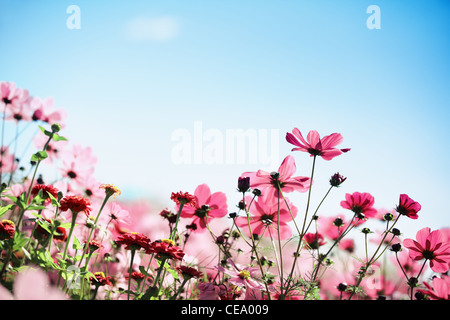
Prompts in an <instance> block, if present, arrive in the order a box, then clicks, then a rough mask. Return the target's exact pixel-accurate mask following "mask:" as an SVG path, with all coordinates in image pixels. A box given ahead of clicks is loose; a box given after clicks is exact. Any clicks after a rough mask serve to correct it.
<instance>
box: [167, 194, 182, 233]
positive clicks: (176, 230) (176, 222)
mask: <svg viewBox="0 0 450 320" xmlns="http://www.w3.org/2000/svg"><path fill="white" fill-rule="evenodd" d="M183 206H184V203H183V202H180V207H179V208H178V213H177V220H176V221H175V226H174V228H173V230H172V233H171V234H170V238H169V239H170V240H174V239H175V235H176V234H177V233H178V221H179V220H180V216H181V211H182V210H183Z"/></svg>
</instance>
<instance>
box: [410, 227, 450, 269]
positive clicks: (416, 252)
mask: <svg viewBox="0 0 450 320" xmlns="http://www.w3.org/2000/svg"><path fill="white" fill-rule="evenodd" d="M416 240H417V241H416ZM416 240H413V239H405V240H404V241H403V245H404V246H405V247H406V248H408V249H409V256H410V257H411V259H413V260H422V259H426V260H429V261H430V268H431V270H433V271H434V272H438V273H444V272H446V271H448V270H449V264H450V242H444V241H443V240H444V237H443V234H442V233H441V231H440V230H434V231H433V232H431V229H430V228H428V227H426V228H423V229H421V230H419V231H418V232H417V234H416Z"/></svg>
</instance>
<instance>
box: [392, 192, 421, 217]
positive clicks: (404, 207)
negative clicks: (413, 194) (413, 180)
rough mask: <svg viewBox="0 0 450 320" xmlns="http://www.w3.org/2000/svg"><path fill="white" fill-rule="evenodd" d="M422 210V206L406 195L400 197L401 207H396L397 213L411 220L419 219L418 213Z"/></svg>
mask: <svg viewBox="0 0 450 320" xmlns="http://www.w3.org/2000/svg"><path fill="white" fill-rule="evenodd" d="M420 209H422V206H421V205H420V203H418V202H417V201H414V200H413V199H411V198H410V197H409V196H408V195H406V194H401V195H400V201H399V205H398V206H397V207H396V209H395V210H396V211H397V212H398V213H399V214H402V215H405V216H407V217H409V218H411V219H417V218H419V216H418V215H417V212H419V211H420Z"/></svg>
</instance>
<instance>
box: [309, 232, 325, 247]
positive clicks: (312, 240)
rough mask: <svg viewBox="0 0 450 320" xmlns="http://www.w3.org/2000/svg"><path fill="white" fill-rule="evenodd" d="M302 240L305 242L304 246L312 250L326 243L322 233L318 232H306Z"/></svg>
mask: <svg viewBox="0 0 450 320" xmlns="http://www.w3.org/2000/svg"><path fill="white" fill-rule="evenodd" d="M304 240H305V242H306V246H307V247H308V248H310V249H313V250H314V249H319V247H321V246H323V245H324V244H326V242H325V241H324V238H323V235H322V234H320V233H318V232H308V233H307V234H305V236H304Z"/></svg>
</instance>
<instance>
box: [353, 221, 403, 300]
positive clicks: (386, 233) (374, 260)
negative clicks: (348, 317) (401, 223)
mask: <svg viewBox="0 0 450 320" xmlns="http://www.w3.org/2000/svg"><path fill="white" fill-rule="evenodd" d="M399 218H400V215H398V216H397V218H396V219H395V221H394V223H393V224H392V226H391V227H390V228H389V230H387V231H385V234H384V236H383V238H382V239H381V241H380V244H379V245H378V247H377V249H376V250H375V252H374V254H373V255H372V257H371V258H370V260H368V261H367V262H366V265H365V267H364V270H361V272H360V275H359V278H358V280H357V282H356V284H355V286H354V288H355V289H356V288H357V287H358V286H359V285H360V284H361V281H362V279H363V278H364V277H365V276H366V272H367V270H368V269H369V267H370V266H371V265H372V264H373V263H375V262H376V261H377V260H378V259H379V258H380V256H381V255H380V256H378V257H377V253H378V251H380V248H381V247H382V246H383V243H384V240H385V239H386V237H387V235H388V234H389V233H390V232H391V230H392V229H393V228H394V226H395V224H396V223H397V221H398V219H399ZM391 241H392V240H391ZM387 247H388V246H387V245H386V247H385V249H386V248H387ZM383 252H384V251H383ZM355 289H353V290H352V292H351V293H350V296H349V297H348V300H350V299H351V298H352V297H353V295H354V294H355V291H356V290H355Z"/></svg>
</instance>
